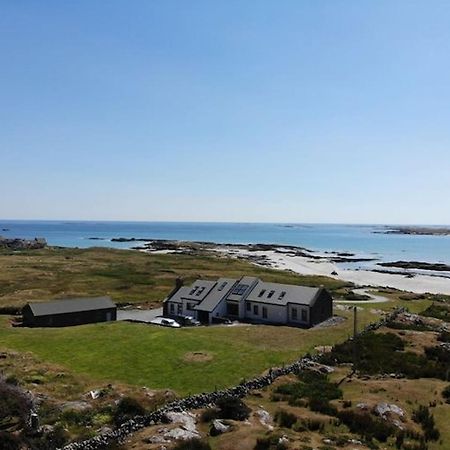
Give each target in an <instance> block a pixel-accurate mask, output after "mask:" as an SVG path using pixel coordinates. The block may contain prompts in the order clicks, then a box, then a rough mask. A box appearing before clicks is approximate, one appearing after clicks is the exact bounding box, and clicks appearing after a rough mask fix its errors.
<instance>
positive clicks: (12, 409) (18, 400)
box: [0, 381, 32, 426]
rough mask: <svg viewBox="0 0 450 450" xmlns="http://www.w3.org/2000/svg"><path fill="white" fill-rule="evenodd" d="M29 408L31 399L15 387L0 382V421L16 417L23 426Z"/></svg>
mask: <svg viewBox="0 0 450 450" xmlns="http://www.w3.org/2000/svg"><path fill="white" fill-rule="evenodd" d="M31 407H32V402H31V399H30V398H29V397H28V396H27V395H26V394H25V393H24V392H22V391H21V390H20V389H19V388H18V387H17V386H14V385H12V384H7V383H5V382H4V381H0V421H1V420H2V419H6V418H9V417H17V418H18V419H19V420H20V425H21V426H25V424H26V420H27V418H28V414H29V412H30V409H31Z"/></svg>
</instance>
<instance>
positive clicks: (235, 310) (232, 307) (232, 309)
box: [227, 303, 239, 316]
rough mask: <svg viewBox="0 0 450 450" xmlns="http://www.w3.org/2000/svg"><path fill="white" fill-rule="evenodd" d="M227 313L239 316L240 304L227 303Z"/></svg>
mask: <svg viewBox="0 0 450 450" xmlns="http://www.w3.org/2000/svg"><path fill="white" fill-rule="evenodd" d="M227 314H228V315H229V316H239V305H237V304H236V303H227Z"/></svg>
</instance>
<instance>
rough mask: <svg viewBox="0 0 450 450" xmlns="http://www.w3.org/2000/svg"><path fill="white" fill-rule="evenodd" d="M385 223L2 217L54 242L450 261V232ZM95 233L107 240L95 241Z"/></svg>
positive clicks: (4, 231)
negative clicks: (263, 246)
mask: <svg viewBox="0 0 450 450" xmlns="http://www.w3.org/2000/svg"><path fill="white" fill-rule="evenodd" d="M384 229H385V226H381V225H336V224H255V223H192V222H94V221H89V222H88V221H80V222H77V221H11V220H0V235H2V236H5V237H21V238H34V237H44V238H46V239H47V242H48V243H49V244H50V245H57V246H65V247H92V246H106V247H115V248H129V247H132V246H135V245H137V244H136V243H118V242H111V241H110V239H111V238H117V237H125V238H131V237H135V238H148V239H179V240H188V241H209V242H217V243H243V244H248V243H267V244H289V245H296V246H301V247H306V248H308V249H311V250H315V251H345V252H351V253H355V254H357V255H361V256H368V257H376V258H379V259H381V260H383V261H393V260H400V259H401V260H408V261H411V260H418V261H427V262H444V263H448V264H450V236H411V235H395V234H391V235H387V234H380V233H377V232H379V231H383V230H384ZM90 237H95V238H101V239H102V240H90V239H89V238H90Z"/></svg>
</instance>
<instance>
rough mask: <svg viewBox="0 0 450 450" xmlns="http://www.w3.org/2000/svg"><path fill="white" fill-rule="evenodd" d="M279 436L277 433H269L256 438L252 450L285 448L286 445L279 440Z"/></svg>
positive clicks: (283, 449)
mask: <svg viewBox="0 0 450 450" xmlns="http://www.w3.org/2000/svg"><path fill="white" fill-rule="evenodd" d="M280 437H281V436H280V435H278V434H271V435H270V436H265V437H261V438H258V439H256V445H255V447H254V450H286V449H287V448H288V446H287V444H285V443H283V442H280Z"/></svg>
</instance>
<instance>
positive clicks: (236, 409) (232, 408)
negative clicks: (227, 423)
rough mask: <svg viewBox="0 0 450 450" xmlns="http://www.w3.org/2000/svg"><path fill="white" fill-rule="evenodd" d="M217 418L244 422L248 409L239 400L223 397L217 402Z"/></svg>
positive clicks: (248, 412)
mask: <svg viewBox="0 0 450 450" xmlns="http://www.w3.org/2000/svg"><path fill="white" fill-rule="evenodd" d="M217 408H218V416H219V417H220V418H221V419H232V420H245V419H247V418H248V416H249V414H250V408H249V407H248V406H247V405H246V404H245V403H244V402H243V401H242V400H241V399H239V398H236V397H224V398H221V399H220V400H219V401H218V402H217Z"/></svg>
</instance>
